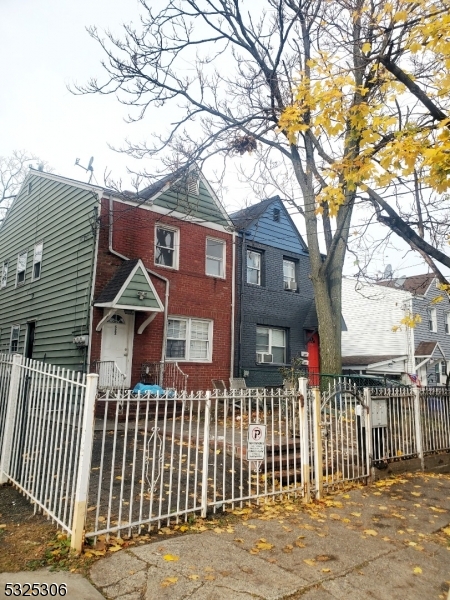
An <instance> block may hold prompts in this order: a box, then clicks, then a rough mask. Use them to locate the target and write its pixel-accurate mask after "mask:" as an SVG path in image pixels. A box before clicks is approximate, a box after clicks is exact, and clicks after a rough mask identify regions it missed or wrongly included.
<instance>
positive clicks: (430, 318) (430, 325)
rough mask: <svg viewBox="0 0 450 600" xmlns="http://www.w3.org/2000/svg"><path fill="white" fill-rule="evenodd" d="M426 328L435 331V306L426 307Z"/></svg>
mask: <svg viewBox="0 0 450 600" xmlns="http://www.w3.org/2000/svg"><path fill="white" fill-rule="evenodd" d="M428 329H429V330H430V331H432V332H433V333H437V312H436V309H435V308H429V309H428Z"/></svg>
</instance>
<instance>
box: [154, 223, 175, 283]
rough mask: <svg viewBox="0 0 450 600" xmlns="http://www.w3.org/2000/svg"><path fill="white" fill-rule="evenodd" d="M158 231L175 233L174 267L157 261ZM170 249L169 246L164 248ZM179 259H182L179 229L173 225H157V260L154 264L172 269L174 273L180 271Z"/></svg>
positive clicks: (156, 247) (156, 248)
mask: <svg viewBox="0 0 450 600" xmlns="http://www.w3.org/2000/svg"><path fill="white" fill-rule="evenodd" d="M158 229H165V230H166V231H172V232H173V233H174V236H173V265H172V266H170V265H162V264H160V263H158V262H157V260H156V253H157V250H158ZM164 247H166V248H168V246H164ZM179 257H180V230H179V229H178V228H177V227H172V225H165V224H164V223H155V258H154V262H155V265H156V266H157V267H161V268H163V269H172V270H173V271H177V270H178V265H179Z"/></svg>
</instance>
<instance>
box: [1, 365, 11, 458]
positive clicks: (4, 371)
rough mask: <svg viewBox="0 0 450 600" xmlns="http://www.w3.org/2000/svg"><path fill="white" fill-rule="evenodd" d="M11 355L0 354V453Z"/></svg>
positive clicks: (6, 406)
mask: <svg viewBox="0 0 450 600" xmlns="http://www.w3.org/2000/svg"><path fill="white" fill-rule="evenodd" d="M11 366H12V354H0V452H1V448H2V445H3V432H4V429H5V420H6V410H7V408H8V396H9V386H10V382H11Z"/></svg>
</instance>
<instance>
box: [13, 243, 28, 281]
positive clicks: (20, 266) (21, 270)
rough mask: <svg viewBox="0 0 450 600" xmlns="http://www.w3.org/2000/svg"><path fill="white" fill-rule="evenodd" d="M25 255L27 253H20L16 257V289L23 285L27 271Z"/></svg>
mask: <svg viewBox="0 0 450 600" xmlns="http://www.w3.org/2000/svg"><path fill="white" fill-rule="evenodd" d="M27 255H28V252H26V251H25V252H21V253H20V254H19V256H18V257H17V276H16V287H18V286H19V285H23V284H24V283H25V274H26V271H27Z"/></svg>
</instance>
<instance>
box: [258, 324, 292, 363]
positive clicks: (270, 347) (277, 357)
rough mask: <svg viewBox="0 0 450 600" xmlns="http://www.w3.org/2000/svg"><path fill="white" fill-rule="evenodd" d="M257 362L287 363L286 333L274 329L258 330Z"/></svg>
mask: <svg viewBox="0 0 450 600" xmlns="http://www.w3.org/2000/svg"><path fill="white" fill-rule="evenodd" d="M256 361H257V362H261V363H264V362H273V363H279V364H284V363H285V362H286V331H285V330H284V329H274V328H273V327H257V328H256Z"/></svg>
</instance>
